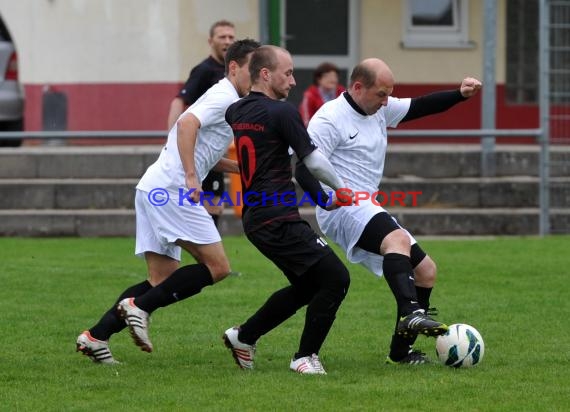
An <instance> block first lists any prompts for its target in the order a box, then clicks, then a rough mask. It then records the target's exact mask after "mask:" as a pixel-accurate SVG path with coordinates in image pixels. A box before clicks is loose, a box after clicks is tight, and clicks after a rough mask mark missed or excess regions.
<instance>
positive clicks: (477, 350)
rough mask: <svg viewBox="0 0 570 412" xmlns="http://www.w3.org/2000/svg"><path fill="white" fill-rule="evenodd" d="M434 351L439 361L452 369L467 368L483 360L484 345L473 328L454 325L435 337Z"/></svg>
mask: <svg viewBox="0 0 570 412" xmlns="http://www.w3.org/2000/svg"><path fill="white" fill-rule="evenodd" d="M435 350H436V352H437V357H438V358H439V361H440V362H441V363H442V364H444V365H447V366H452V367H454V368H469V367H471V366H475V365H477V364H478V363H479V362H481V360H482V359H483V355H484V353H485V343H484V342H483V338H482V337H481V334H480V333H479V332H478V331H477V329H475V328H474V327H473V326H470V325H466V324H464V323H456V324H453V325H451V326H450V327H449V330H448V331H447V333H445V334H444V335H440V336H438V337H437V339H436V341H435Z"/></svg>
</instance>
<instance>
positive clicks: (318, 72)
mask: <svg viewBox="0 0 570 412" xmlns="http://www.w3.org/2000/svg"><path fill="white" fill-rule="evenodd" d="M328 72H336V74H337V76H340V71H339V70H338V67H336V66H335V65H334V64H332V63H329V62H324V63H321V64H319V65H318V66H317V68H316V69H315V71H314V72H313V84H315V85H316V84H318V83H319V80H320V79H321V77H323V74H325V73H328Z"/></svg>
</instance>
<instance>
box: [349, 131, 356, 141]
mask: <svg viewBox="0 0 570 412" xmlns="http://www.w3.org/2000/svg"><path fill="white" fill-rule="evenodd" d="M357 135H358V132H356V133H355V134H354V136H351V135H348V138H349V139H350V140H352V139H354V138H355V137H356V136H357Z"/></svg>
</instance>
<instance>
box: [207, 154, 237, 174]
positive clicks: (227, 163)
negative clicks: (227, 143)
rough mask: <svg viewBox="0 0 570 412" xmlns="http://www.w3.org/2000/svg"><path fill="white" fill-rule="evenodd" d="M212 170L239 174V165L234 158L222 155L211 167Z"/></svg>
mask: <svg viewBox="0 0 570 412" xmlns="http://www.w3.org/2000/svg"><path fill="white" fill-rule="evenodd" d="M212 170H213V171H214V172H223V173H235V174H239V166H238V162H237V161H236V160H232V159H228V158H226V157H222V158H221V159H220V161H219V162H218V163H216V164H215V165H214V167H212Z"/></svg>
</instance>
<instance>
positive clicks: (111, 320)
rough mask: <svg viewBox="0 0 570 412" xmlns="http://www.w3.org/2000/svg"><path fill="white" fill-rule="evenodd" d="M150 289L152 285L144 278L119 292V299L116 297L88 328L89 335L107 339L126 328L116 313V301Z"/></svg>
mask: <svg viewBox="0 0 570 412" xmlns="http://www.w3.org/2000/svg"><path fill="white" fill-rule="evenodd" d="M150 289H152V285H151V284H150V283H148V281H146V280H145V281H144V282H141V283H137V284H136V285H133V286H131V287H129V288H128V289H126V290H125V291H124V292H123V293H121V296H119V299H117V302H115V304H114V305H113V307H112V308H111V309H109V310H108V311H107V312H106V313H105V314H104V315H103V317H102V318H101V320H99V322H98V323H97V324H96V325H95V326H93V327H92V328H91V329H89V333H91V336H93V337H94V338H95V339H99V340H109V338H110V337H111V335H112V334H114V333H118V332H120V331H122V330H123V329H124V328H126V327H127V325H126V324H125V321H124V320H122V319H121V317H120V316H119V314H118V313H117V303H119V302H120V301H121V300H123V299H126V298H132V297H137V296H141V295H143V294H144V293H146V292H147V291H149V290H150Z"/></svg>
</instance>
